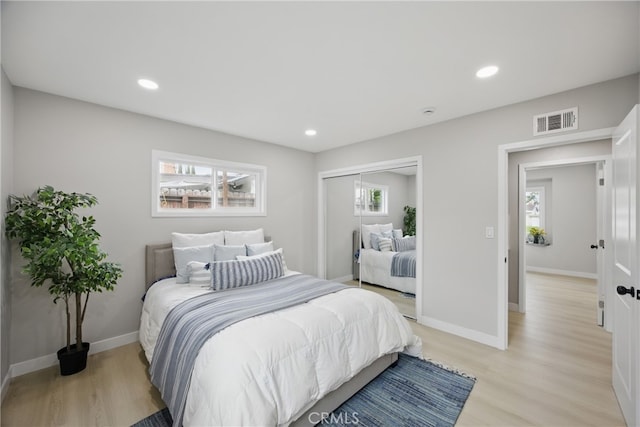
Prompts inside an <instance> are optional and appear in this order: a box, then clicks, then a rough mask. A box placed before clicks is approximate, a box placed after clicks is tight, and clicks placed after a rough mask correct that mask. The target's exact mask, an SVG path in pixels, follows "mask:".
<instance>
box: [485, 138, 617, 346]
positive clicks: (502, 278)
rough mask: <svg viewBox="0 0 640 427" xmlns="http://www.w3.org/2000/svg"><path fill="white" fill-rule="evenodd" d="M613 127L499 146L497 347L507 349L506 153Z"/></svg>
mask: <svg viewBox="0 0 640 427" xmlns="http://www.w3.org/2000/svg"><path fill="white" fill-rule="evenodd" d="M614 130H615V128H613V127H611V128H602V129H595V130H590V131H584V132H575V133H569V134H566V135H557V136H551V137H545V138H539V139H532V140H526V141H519V142H512V143H508V144H502V145H499V146H498V236H500V238H499V239H498V254H497V258H496V261H497V265H498V280H497V285H498V289H497V299H498V303H497V325H496V326H497V336H496V338H497V339H496V343H497V347H498V348H500V349H502V350H506V349H507V348H508V346H509V297H508V295H509V275H508V268H509V263H508V260H509V258H508V257H509V253H508V250H509V206H508V200H509V194H508V191H509V185H508V184H509V183H508V178H509V175H508V170H509V153H515V152H518V151H525V150H532V149H536V148H546V147H551V146H558V145H569V144H578V143H581V142H589V141H597V140H600V139H607V138H611V137H612V136H613V131H614Z"/></svg>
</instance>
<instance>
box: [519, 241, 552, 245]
mask: <svg viewBox="0 0 640 427" xmlns="http://www.w3.org/2000/svg"><path fill="white" fill-rule="evenodd" d="M524 243H525V244H526V245H529V246H551V243H546V242H545V243H532V242H524Z"/></svg>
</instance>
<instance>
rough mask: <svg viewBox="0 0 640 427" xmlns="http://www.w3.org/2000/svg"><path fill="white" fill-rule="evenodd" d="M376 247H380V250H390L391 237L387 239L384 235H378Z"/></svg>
mask: <svg viewBox="0 0 640 427" xmlns="http://www.w3.org/2000/svg"><path fill="white" fill-rule="evenodd" d="M378 247H379V248H380V252H390V251H391V239H387V238H385V237H380V238H379V239H378Z"/></svg>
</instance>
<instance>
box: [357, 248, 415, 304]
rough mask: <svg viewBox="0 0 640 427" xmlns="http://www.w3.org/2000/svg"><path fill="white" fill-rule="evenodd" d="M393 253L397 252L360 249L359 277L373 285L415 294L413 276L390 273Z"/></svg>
mask: <svg viewBox="0 0 640 427" xmlns="http://www.w3.org/2000/svg"><path fill="white" fill-rule="evenodd" d="M395 254H397V252H391V251H386V252H381V251H377V250H375V249H360V279H361V280H362V281H363V282H367V283H371V284H373V285H380V286H384V287H386V288H391V289H395V290H397V291H400V292H409V293H412V294H415V293H416V279H415V278H414V277H394V276H392V275H391V261H392V259H393V256H394V255H395Z"/></svg>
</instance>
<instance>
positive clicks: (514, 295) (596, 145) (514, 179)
mask: <svg viewBox="0 0 640 427" xmlns="http://www.w3.org/2000/svg"><path fill="white" fill-rule="evenodd" d="M625 116H626V114H625ZM610 154H611V140H610V139H607V140H602V141H590V142H583V143H580V144H571V145H563V146H559V147H549V148H540V149H537V150H528V151H520V152H517V153H510V154H509V178H508V181H509V200H508V205H509V218H510V222H509V302H512V303H516V304H517V303H518V298H519V294H518V275H519V272H518V257H519V253H520V251H519V245H518V216H519V214H520V213H519V209H518V165H520V164H526V163H536V162H548V161H551V160H564V159H574V158H580V157H592V156H607V155H610Z"/></svg>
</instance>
